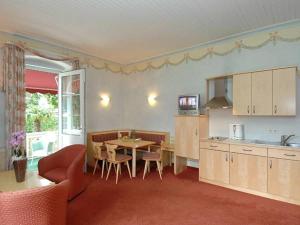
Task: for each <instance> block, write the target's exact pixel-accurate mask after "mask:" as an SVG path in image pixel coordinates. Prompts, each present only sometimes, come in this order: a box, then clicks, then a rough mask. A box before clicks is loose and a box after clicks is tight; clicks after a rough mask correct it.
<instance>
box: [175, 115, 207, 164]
mask: <svg viewBox="0 0 300 225" xmlns="http://www.w3.org/2000/svg"><path fill="white" fill-rule="evenodd" d="M207 137H208V117H207V116H204V115H201V116H176V117H175V155H176V156H180V157H185V158H188V159H199V149H200V146H199V142H200V138H207Z"/></svg>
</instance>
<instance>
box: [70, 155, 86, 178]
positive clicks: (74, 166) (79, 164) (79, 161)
mask: <svg viewBox="0 0 300 225" xmlns="http://www.w3.org/2000/svg"><path fill="white" fill-rule="evenodd" d="M84 156H85V151H84V152H81V153H80V154H79V155H78V156H77V157H76V159H75V160H74V161H73V162H72V163H71V165H70V166H69V167H68V169H67V178H71V177H74V176H77V174H82V171H83V166H84V160H85V157H84ZM70 180H72V179H70Z"/></svg>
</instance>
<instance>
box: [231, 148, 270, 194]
mask: <svg viewBox="0 0 300 225" xmlns="http://www.w3.org/2000/svg"><path fill="white" fill-rule="evenodd" d="M267 161H268V160H267V157H263V156H256V155H246V154H239V153H230V184H231V185H234V186H238V187H243V188H248V189H252V190H256V191H261V192H267V179H268V174H267Z"/></svg>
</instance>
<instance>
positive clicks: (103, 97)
mask: <svg viewBox="0 0 300 225" xmlns="http://www.w3.org/2000/svg"><path fill="white" fill-rule="evenodd" d="M109 102H110V98H109V96H108V95H107V94H102V95H100V103H101V105H102V106H103V107H107V106H108V105H109Z"/></svg>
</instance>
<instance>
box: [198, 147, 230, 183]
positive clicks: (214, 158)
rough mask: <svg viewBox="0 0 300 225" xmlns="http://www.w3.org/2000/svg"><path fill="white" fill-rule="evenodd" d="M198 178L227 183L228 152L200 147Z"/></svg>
mask: <svg viewBox="0 0 300 225" xmlns="http://www.w3.org/2000/svg"><path fill="white" fill-rule="evenodd" d="M199 164H200V165H199V178H202V179H207V180H211V181H216V182H219V183H225V184H228V183H229V152H224V151H218V150H211V149H200V160H199Z"/></svg>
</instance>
